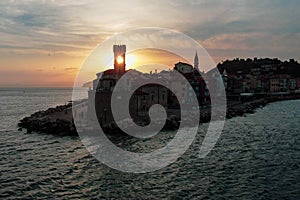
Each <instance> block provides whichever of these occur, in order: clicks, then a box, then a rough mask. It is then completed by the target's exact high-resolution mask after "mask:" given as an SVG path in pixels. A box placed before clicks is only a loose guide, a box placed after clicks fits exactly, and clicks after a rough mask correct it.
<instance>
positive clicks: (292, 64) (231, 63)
mask: <svg viewBox="0 0 300 200" xmlns="http://www.w3.org/2000/svg"><path fill="white" fill-rule="evenodd" d="M268 67H269V68H271V71H272V72H273V74H274V75H277V74H288V75H291V76H294V77H300V64H299V63H298V62H297V61H295V60H294V59H290V60H289V61H281V60H279V59H277V58H273V59H270V58H261V59H256V58H254V59H250V58H248V59H239V58H236V59H234V60H226V61H224V62H222V63H219V64H218V65H217V68H218V69H219V71H220V72H221V73H223V71H224V70H225V69H226V72H227V73H229V74H236V73H240V74H249V73H250V70H251V69H252V68H257V69H263V68H268ZM262 71H263V70H262ZM266 73H269V71H266Z"/></svg>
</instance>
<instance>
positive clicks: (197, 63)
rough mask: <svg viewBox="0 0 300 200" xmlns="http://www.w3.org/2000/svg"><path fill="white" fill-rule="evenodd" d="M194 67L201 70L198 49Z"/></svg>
mask: <svg viewBox="0 0 300 200" xmlns="http://www.w3.org/2000/svg"><path fill="white" fill-rule="evenodd" d="M194 68H195V69H197V70H198V71H199V59H198V54H197V51H196V55H195V58H194Z"/></svg>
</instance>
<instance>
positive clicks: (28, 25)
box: [0, 0, 300, 87]
mask: <svg viewBox="0 0 300 200" xmlns="http://www.w3.org/2000/svg"><path fill="white" fill-rule="evenodd" d="M299 9H300V2H299V1H298V0H263V1H261V0H252V1H249V0H199V1H197V0H165V1H143V0H123V1H111V0H109V1H106V0H101V1H97V0H86V1H73V0H72V1H71V0H64V1H56V0H40V1H38V0H36V1H35V0H22V1H14V0H7V1H0V87H71V86H72V85H73V81H74V78H75V76H76V73H77V71H78V70H79V68H80V66H81V65H82V63H83V62H84V60H85V58H86V57H87V56H88V55H89V53H90V52H91V51H92V50H93V49H94V48H95V47H96V46H97V45H98V44H101V42H103V41H104V40H106V39H107V38H109V37H111V36H113V35H115V34H118V33H120V32H124V31H128V30H131V29H135V28H139V27H163V28H169V29H175V30H178V31H181V32H183V33H185V34H186V35H188V36H190V37H192V38H194V39H195V40H196V41H198V42H199V43H200V44H201V45H202V46H203V47H204V48H205V49H206V50H207V51H208V52H209V54H210V55H211V56H212V58H213V59H214V61H215V62H216V63H217V62H220V61H222V60H225V59H231V58H236V57H240V58H244V57H278V58H280V59H283V60H286V59H290V58H295V59H296V60H298V61H299V60H300V54H299V52H300V42H299V41H300V22H299V18H300V12H299ZM132 57H134V59H133V60H135V61H136V62H137V61H138V60H142V59H143V60H146V59H148V60H149V61H150V60H153V62H163V64H166V65H169V66H170V67H173V64H175V63H176V62H178V61H179V60H178V58H177V57H176V56H173V55H171V54H168V53H166V52H159V53H158V52H155V51H149V50H148V51H144V52H136V53H135V55H134V56H132ZM162 57H163V58H165V59H164V60H163V61H162V60H161V58H162ZM173 59H174V62H173ZM200 63H201V61H200ZM204 69H205V70H207V68H205V66H204Z"/></svg>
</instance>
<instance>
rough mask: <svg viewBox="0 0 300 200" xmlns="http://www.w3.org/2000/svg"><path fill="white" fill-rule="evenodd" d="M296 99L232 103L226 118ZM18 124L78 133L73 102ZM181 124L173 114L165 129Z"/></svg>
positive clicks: (204, 116) (205, 118)
mask: <svg viewBox="0 0 300 200" xmlns="http://www.w3.org/2000/svg"><path fill="white" fill-rule="evenodd" d="M294 99H300V95H288V96H270V97H264V98H260V99H257V100H253V101H249V102H244V103H238V104H235V105H230V106H228V107H227V112H226V118H227V119H230V118H233V117H235V116H243V115H244V114H247V113H254V112H255V109H257V108H261V107H263V106H265V105H267V104H268V103H272V102H276V101H283V100H294ZM209 121H210V109H209V108H206V109H203V110H201V112H200V123H207V122H209ZM18 125H19V127H20V128H19V129H20V130H21V129H22V128H25V129H27V133H31V132H37V133H46V134H54V135H60V136H65V135H68V136H77V135H78V134H77V131H76V128H75V125H74V121H73V116H72V104H68V105H63V106H57V107H55V108H49V109H47V110H45V111H39V112H36V113H34V114H32V115H31V116H29V117H25V118H24V119H22V120H21V121H20V123H19V124H18ZM179 125H180V117H177V116H174V115H173V116H170V117H168V118H167V120H166V122H165V126H164V130H177V129H178V127H179ZM103 129H104V131H105V132H107V133H109V134H113V133H117V132H120V130H119V129H118V128H117V126H116V125H115V124H113V123H111V124H109V125H108V126H106V127H103Z"/></svg>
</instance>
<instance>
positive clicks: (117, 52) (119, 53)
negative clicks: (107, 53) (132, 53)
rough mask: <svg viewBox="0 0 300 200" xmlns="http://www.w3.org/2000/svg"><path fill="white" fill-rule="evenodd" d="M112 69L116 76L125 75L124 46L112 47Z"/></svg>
mask: <svg viewBox="0 0 300 200" xmlns="http://www.w3.org/2000/svg"><path fill="white" fill-rule="evenodd" d="M113 51H114V69H115V71H116V72H117V74H124V73H125V67H126V64H125V54H126V45H124V44H122V45H114V46H113Z"/></svg>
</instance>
